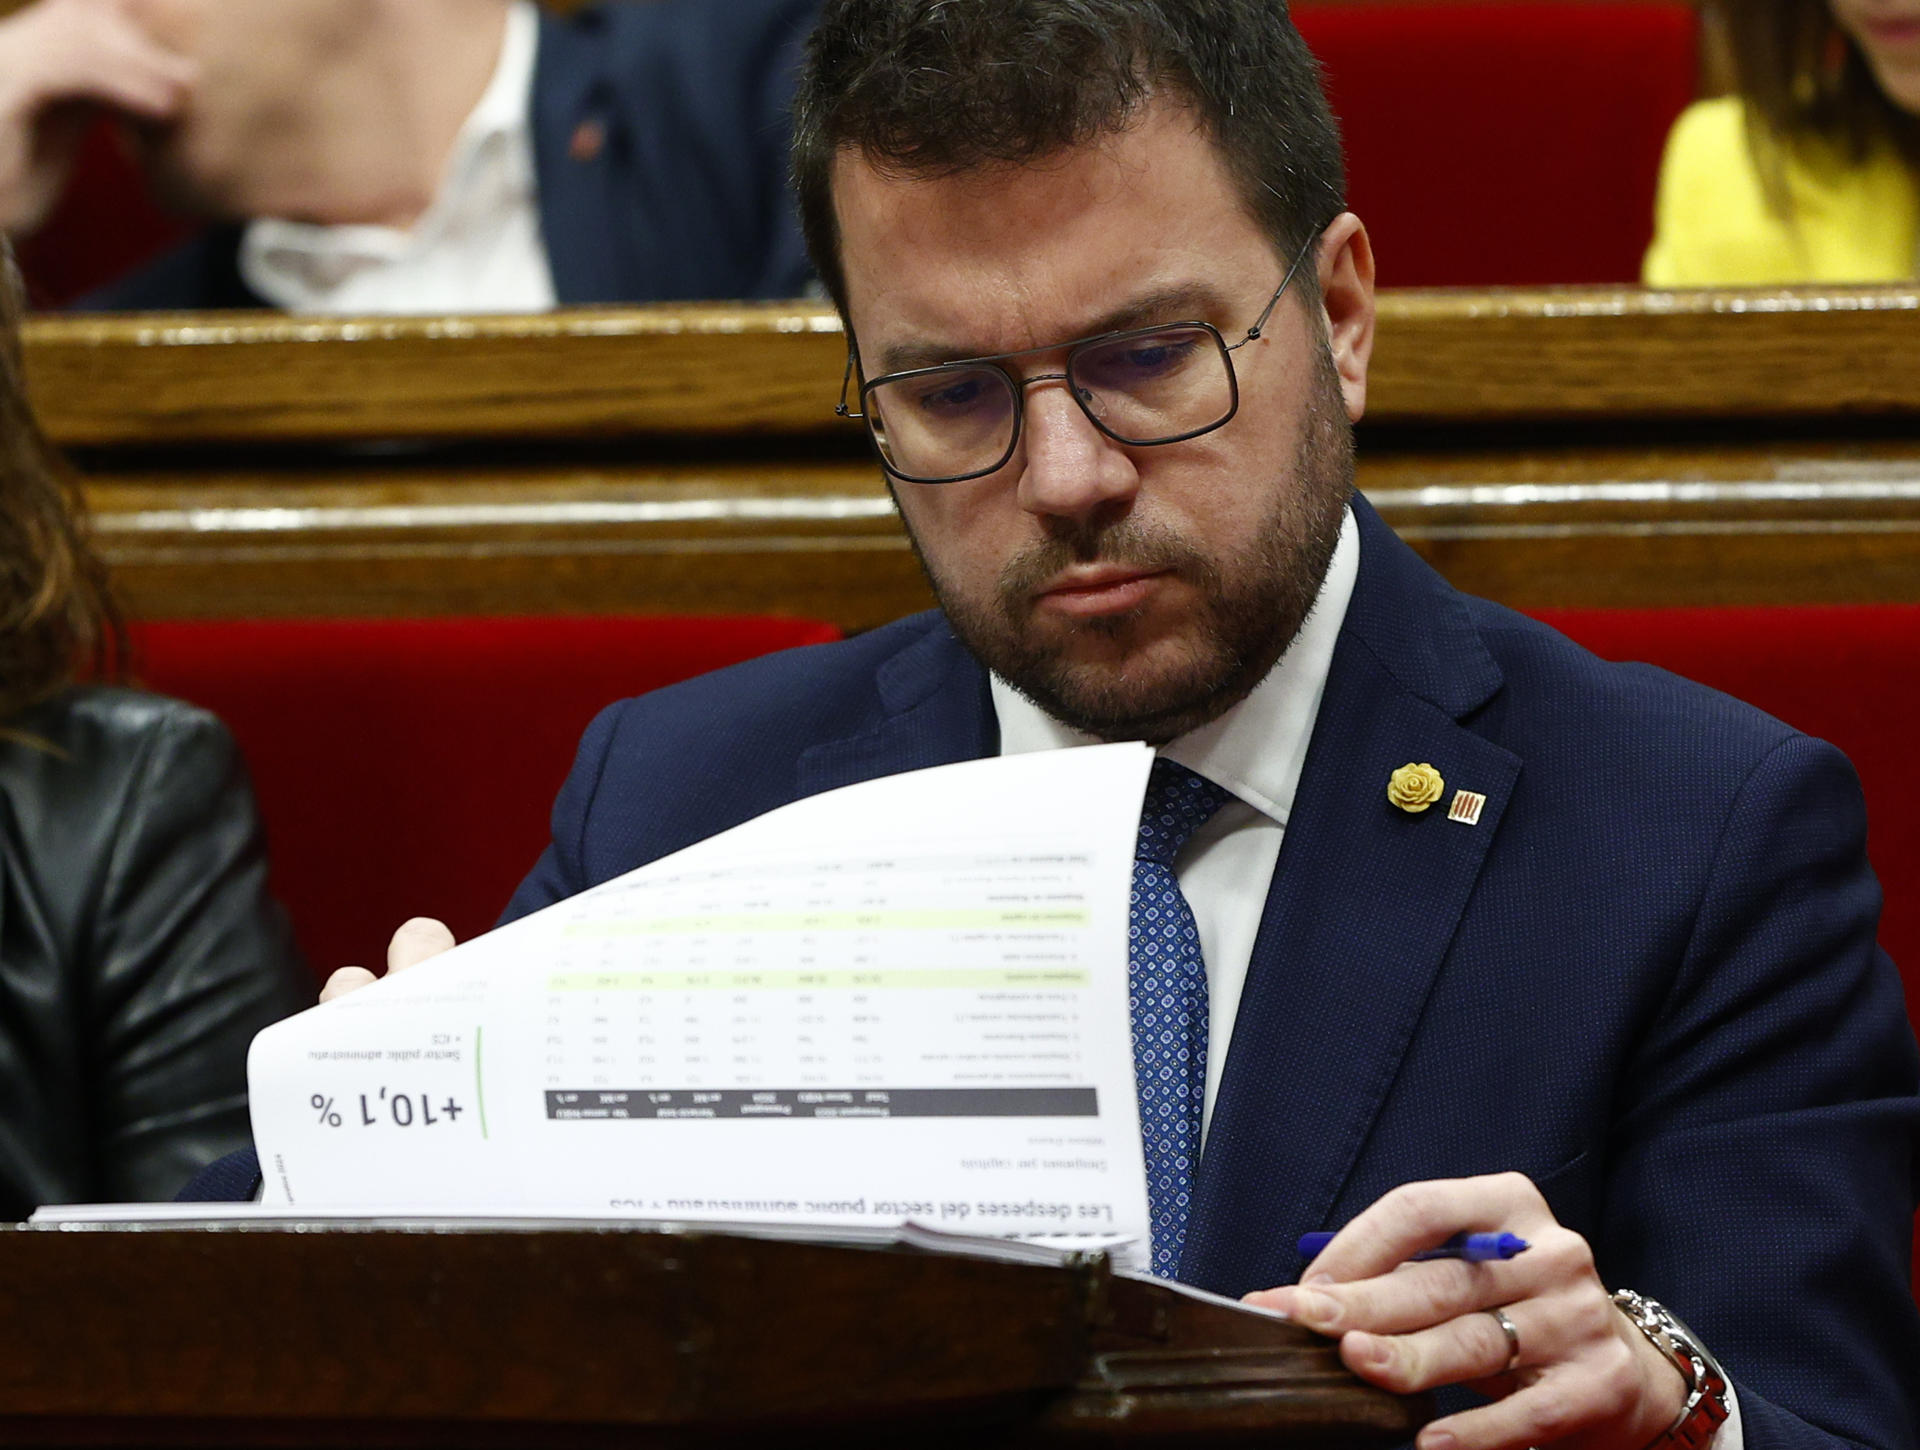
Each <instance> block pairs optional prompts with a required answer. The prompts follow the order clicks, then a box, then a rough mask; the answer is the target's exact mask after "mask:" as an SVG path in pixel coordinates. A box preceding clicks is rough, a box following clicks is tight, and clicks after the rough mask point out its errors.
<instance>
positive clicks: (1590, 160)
mask: <svg viewBox="0 0 1920 1450" xmlns="http://www.w3.org/2000/svg"><path fill="white" fill-rule="evenodd" d="M1294 19H1295V21H1296V23H1297V24H1298V25H1299V27H1300V32H1301V34H1302V35H1303V36H1304V37H1305V38H1306V41H1307V44H1308V45H1309V46H1311V47H1312V49H1313V51H1314V53H1315V54H1316V55H1317V56H1319V58H1320V61H1321V64H1322V65H1323V66H1324V67H1325V69H1326V75H1327V91H1328V96H1329V98H1330V99H1331V101H1332V102H1333V108H1334V112H1335V114H1336V115H1338V116H1339V118H1340V123H1341V127H1342V129H1343V131H1344V132H1345V134H1346V141H1347V159H1348V173H1349V192H1350V200H1351V202H1352V205H1353V209H1354V210H1355V211H1356V212H1358V213H1359V214H1360V217H1361V218H1362V219H1363V220H1364V221H1365V222H1366V223H1367V228H1368V231H1369V232H1370V233H1371V234H1372V236H1373V240H1374V245H1375V248H1376V250H1377V252H1378V255H1379V262H1380V282H1381V284H1382V285H1383V286H1389V287H1483V286H1502V285H1509V286H1519V285H1537V284H1544V283H1554V282H1634V281H1637V280H1638V278H1639V276H1640V258H1641V254H1642V253H1643V252H1645V250H1646V247H1647V243H1648V242H1649V241H1650V240H1651V239H1652V236H1653V198H1654V187H1655V182H1656V180H1657V179H1658V176H1659V170H1660V155H1661V152H1662V150H1663V148H1664V146H1665V143H1666V135H1667V131H1668V129H1669V128H1670V127H1671V126H1672V125H1673V121H1674V118H1675V117H1676V116H1678V115H1679V114H1680V112H1681V110H1683V109H1684V108H1685V107H1686V105H1687V103H1688V102H1689V101H1691V100H1692V99H1693V98H1694V94H1695V89H1696V86H1697V67H1698V49H1697V39H1696V22H1695V18H1694V13H1693V10H1692V8H1691V7H1689V6H1687V5H1684V4H1646V3H1625V4H1619V3H1614V4H1606V3H1569V0H1555V3H1532V4H1525V3H1505V4H1422V3H1404V0H1403V3H1385V4H1373V5H1337V6H1325V7H1308V6H1301V7H1299V8H1297V9H1296V10H1295V13H1294Z"/></svg>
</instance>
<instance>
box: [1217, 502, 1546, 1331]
mask: <svg viewBox="0 0 1920 1450" xmlns="http://www.w3.org/2000/svg"><path fill="white" fill-rule="evenodd" d="M1355 512H1356V514H1357V515H1358V516H1359V519H1360V524H1361V559H1360V577H1359V580H1358V582H1357V584H1356V586H1355V590H1354V597H1353V601H1352V604H1351V605H1350V606H1349V609H1348V612H1347V618H1346V621H1345V623H1344V624H1343V626H1342V629H1341V635H1340V642H1339V644H1338V646H1337V647H1336V649H1335V652H1334V660H1333V665H1332V669H1331V671H1330V673H1329V675H1328V679H1327V687H1326V692H1325V695H1324V696H1323V699H1322V703H1321V707H1320V714H1319V718H1318V720H1317V722H1316V724H1315V727H1314V734H1313V743H1312V745H1311V746H1310V748H1309V750H1308V754H1307V761H1306V767H1305V769H1304V771H1303V772H1302V775H1301V780H1300V787H1299V791H1298V793H1297V795H1296V797H1295V800H1294V808H1293V812H1292V816H1291V819H1290V821H1289V824H1288V828H1287V833H1286V838H1285V842H1284V844H1283V846H1282V849H1281V854H1280V862H1279V866H1278V869H1277V870H1276V871H1275V873H1274V881H1273V884H1272V887H1271V889H1270V890H1269V893H1268V897H1267V903H1266V909H1265V912H1264V914H1263V916H1262V920H1261V929H1260V934H1259V937H1258V940H1257V941H1256V944H1255V947H1254V953H1253V959H1252V962H1251V964H1250V967H1249V970H1248V974H1247V981H1246V986H1245V989H1244V991H1243V992H1242V995H1241V999H1240V1007H1239V1012H1238V1014H1237V1016H1236V1018H1235V1025H1234V1032H1233V1040H1232V1043H1231V1045H1230V1046H1229V1047H1228V1049H1227V1061H1226V1067H1225V1069H1224V1072H1223V1075H1222V1081H1221V1087H1220V1094H1219V1098H1218V1100H1217V1102H1216V1103H1215V1106H1214V1114H1213V1119H1212V1123H1211V1126H1210V1129H1209V1133H1208V1138H1207V1143H1206V1148H1205V1152H1204V1154H1203V1155H1202V1159H1201V1163H1200V1170H1199V1174H1198V1176H1197V1180H1196V1183H1195V1186H1194V1200H1195V1206H1194V1213H1193V1220H1192V1224H1191V1227H1190V1229H1189V1238H1188V1243H1187V1251H1186V1258H1185V1261H1184V1263H1183V1264H1182V1268H1181V1277H1182V1278H1183V1279H1186V1280H1188V1281H1189V1282H1192V1283H1195V1284H1198V1285H1201V1286H1202V1287H1205V1288H1210V1289H1214V1290H1217V1291H1220V1292H1225V1293H1235V1294H1237V1293H1243V1292H1245V1291H1247V1290H1249V1289H1255V1288H1262V1287H1266V1286H1268V1285H1272V1284H1277V1283H1284V1282H1288V1281H1290V1280H1291V1279H1293V1278H1294V1277H1295V1275H1296V1274H1297V1271H1298V1268H1299V1260H1298V1256H1297V1254H1296V1253H1295V1250H1294V1247H1293V1245H1294V1240H1295V1238H1297V1236H1298V1235H1300V1234H1301V1233H1304V1232H1306V1231H1308V1230H1310V1229H1318V1228H1334V1227H1337V1225H1335V1224H1332V1223H1329V1222H1327V1221H1326V1216H1327V1214H1328V1212H1329V1210H1330V1209H1331V1207H1332V1205H1333V1203H1334V1201H1335V1199H1336V1198H1337V1197H1338V1195H1339V1192H1340V1189H1341V1186H1342V1184H1343V1183H1345V1182H1346V1180H1347V1178H1348V1177H1349V1176H1350V1174H1351V1173H1352V1171H1353V1168H1354V1164H1355V1162H1356V1161H1357V1160H1358V1158H1359V1156H1360V1153H1361V1150H1362V1147H1363V1145H1364V1144H1365V1141H1366V1138H1367V1134H1368V1131H1369V1129H1370V1128H1371V1127H1372V1124H1373V1121H1374V1119H1375V1117H1376V1116H1377V1114H1378V1113H1379V1111H1380V1108H1381V1105H1382V1103H1383V1101H1384V1099H1385V1097H1386V1094H1387V1091H1388V1089H1389V1088H1390V1087H1391V1086H1392V1084H1393V1081H1394V1079H1395V1077H1396V1075H1397V1073H1398V1071H1399V1066H1400V1063H1401V1061H1402V1059H1403V1057H1404V1053H1405V1050H1406V1046H1407V1043H1408V1041H1409V1039H1410V1038H1411V1037H1412V1035H1413V1034H1414V1032H1415V1031H1416V1030H1417V1028H1418V1024H1419V1019H1420V1015H1421V1012H1422V1009H1423V1007H1424V1005H1425V1003H1426V999H1427V994H1428V990H1429V988H1430V987H1431V985H1432V983H1433V979H1434V977H1435V975H1436V973H1437V972H1438V970H1439V968H1440V965H1441V962H1442V960H1443V959H1444V957H1445V955H1446V952H1447V947H1448V944H1449V943H1450V942H1451V940H1452V939H1453V935H1454V931H1455V928H1456V927H1457V925H1458V923H1459V920H1460V916H1461V914H1462V912H1463V911H1464V910H1465V908H1466V904H1467V899H1468V897H1469V896H1470V895H1471V893H1472V891H1473V886H1474V882H1475V880H1476V879H1477V878H1478V876H1479V872H1480V867H1481V864H1482V862H1483V861H1484V860H1485V858H1486V854H1487V851H1488V848H1489V847H1490V846H1491V845H1492V842H1493V839H1494V836H1495V834H1496V832H1497V831H1498V829H1499V824H1500V817H1501V813H1502V811H1503V809H1504V807H1505V805H1506V801H1507V798H1508V795H1509V793H1510V792H1511V790H1512V788H1513V785H1514V782H1515V781H1516V780H1517V778H1518V776H1519V773H1520V766H1521V762H1520V761H1519V759H1518V758H1517V757H1516V756H1514V755H1512V754H1511V753H1510V752H1508V751H1506V750H1504V749H1502V748H1501V747H1499V746H1497V745H1494V744H1492V743H1491V742H1489V741H1487V740H1485V739H1483V738H1482V737H1481V736H1479V735H1477V734H1475V733H1473V731H1471V730H1470V729H1468V728H1466V727H1465V726H1463V725H1462V724H1460V723H1459V721H1460V719H1461V718H1462V717H1464V716H1467V715H1469V714H1471V713H1472V712H1473V711H1475V710H1477V709H1478V708H1480V707H1481V706H1482V705H1484V704H1485V703H1486V702H1487V701H1488V700H1489V699H1490V698H1491V697H1492V696H1493V695H1494V694H1496V693H1497V691H1498V690H1499V688H1500V683H1501V681H1500V674H1499V669H1498V667H1497V666H1496V665H1495V664H1494V662H1493V659H1492V657H1491V656H1490V655H1489V654H1488V653H1487V651H1486V647H1485V645H1484V644H1483V643H1482V642H1481V640H1480V637H1479V633H1478V631H1477V630H1476V629H1475V627H1474V625H1473V622H1472V620H1471V619H1470V618H1469V617H1468V615H1467V612H1466V609H1465V606H1464V605H1463V603H1462V602H1461V600H1460V597H1459V596H1458V595H1457V594H1455V593H1454V592H1453V591H1452V590H1451V589H1450V588H1448V587H1447V586H1446V585H1445V584H1444V583H1443V582H1442V581H1441V580H1440V579H1439V578H1438V576H1436V575H1434V574H1432V572H1431V571H1429V570H1428V569H1427V568H1426V566H1425V565H1424V564H1422V563H1421V562H1420V561H1419V560H1418V559H1417V558H1416V557H1415V556H1414V555H1413V554H1412V553H1411V551H1409V550H1408V549H1407V548H1406V547H1405V545H1403V544H1401V543H1400V541H1399V540H1398V539H1397V538H1396V537H1394V535H1393V533H1392V531H1391V530H1389V529H1388V528H1387V527H1386V526H1385V525H1384V524H1382V523H1381V522H1380V520H1379V519H1378V517H1377V516H1376V515H1374V513H1373V512H1372V510H1371V509H1370V508H1369V507H1368V506H1367V505H1366V504H1365V502H1364V501H1361V500H1357V501H1356V504H1355ZM1414 762H1426V763H1430V764H1432V765H1433V766H1434V767H1435V768H1437V769H1438V770H1439V772H1440V773H1441V775H1442V776H1443V777H1444V778H1445V781H1446V785H1445V789H1444V791H1443V793H1442V795H1441V798H1440V799H1439V801H1438V802H1436V803H1435V804H1434V805H1432V806H1431V807H1429V808H1428V809H1427V810H1426V811H1424V812H1422V813H1420V814H1417V815H1415V814H1410V813H1408V812H1406V811H1403V810H1400V809H1398V808H1396V807H1395V806H1393V805H1392V804H1391V803H1390V802H1389V801H1388V799H1387V778H1388V776H1389V774H1390V773H1391V772H1392V771H1393V770H1394V769H1395V768H1396V767H1398V766H1401V765H1405V764H1409V763H1414ZM1456 789H1465V790H1469V791H1473V792H1477V793H1479V794H1481V795H1484V796H1485V797H1486V804H1485V806H1484V807H1483V808H1482V811H1481V814H1480V818H1479V822H1478V824H1477V825H1472V826H1469V825H1465V824H1462V823H1459V822H1456V821H1452V820H1449V819H1448V806H1449V804H1450V802H1451V800H1452V797H1453V793H1454V791H1455V790H1456Z"/></svg>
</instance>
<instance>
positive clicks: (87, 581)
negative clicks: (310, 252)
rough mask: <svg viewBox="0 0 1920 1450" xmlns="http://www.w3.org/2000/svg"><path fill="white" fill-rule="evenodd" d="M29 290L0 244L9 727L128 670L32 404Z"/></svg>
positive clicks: (3, 673)
mask: <svg viewBox="0 0 1920 1450" xmlns="http://www.w3.org/2000/svg"><path fill="white" fill-rule="evenodd" d="M24 290H25V289H24V288H23V287H22V286H21V283H20V274H19V271H18V270H17V269H16V268H15V266H14V262H13V253H12V251H11V250H10V249H9V248H8V247H7V244H6V241H5V239H4V238H0V728H4V726H5V724H6V722H7V721H8V720H10V719H11V718H12V717H13V716H14V715H16V714H17V713H19V711H21V710H23V709H25V708H26V707H27V706H28V705H31V704H34V703H35V702H37V701H39V700H43V699H45V698H47V697H48V696H50V695H53V694H55V693H57V692H58V691H59V690H61V689H63V688H64V687H65V686H66V685H68V684H69V683H70V682H71V681H72V680H73V678H74V676H75V674H76V673H78V672H80V671H85V672H87V673H89V674H95V675H101V676H107V675H113V674H116V673H118V672H119V671H120V670H121V669H122V668H123V667H124V665H125V645H124V642H123V638H122V636H121V634H120V629H119V614H118V612H117V610H116V609H115V607H114V601H113V596H112V594H111V593H110V592H109V590H108V588H107V571H106V567H105V565H103V564H102V563H101V562H100V558H99V556H98V555H96V554H95V553H94V552H93V550H92V549H90V548H89V547H88V545H87V530H86V514H85V510H84V507H83V505H82V503H81V500H80V493H79V489H78V487H77V486H76V485H75V483H74V480H73V477H72V475H71V474H69V473H68V472H67V470H66V467H65V466H64V464H62V462H61V460H60V457H59V455H58V454H56V453H55V452H54V450H53V448H52V447H51V445H49V444H48V442H47V439H46V435H45V434H43V433H42V432H41V431H40V427H39V424H38V423H36V422H35V421H34V416H33V410H32V409H31V408H30V407H29V406H28V405H27V384H26V368H25V360H24V358H23V356H22V353H21V350H20V320H21V313H22V311H23V309H24V305H25V304H24Z"/></svg>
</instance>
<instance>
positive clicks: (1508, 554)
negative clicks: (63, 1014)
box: [27, 288, 1920, 628]
mask: <svg viewBox="0 0 1920 1450" xmlns="http://www.w3.org/2000/svg"><path fill="white" fill-rule="evenodd" d="M1916 341H1920V291H1914V290H1909V289H1888V288H1849V289H1821V290H1792V291H1773V292H1699V293H1649V292H1639V291H1631V290H1628V291H1614V290H1604V289H1568V290H1561V291H1547V292H1488V293H1452V292H1401V293H1388V294H1386V295H1385V296H1384V297H1383V298H1382V303H1381V319H1380V328H1379V342H1378V346H1377V350H1376V356H1375V363H1374V368H1373V383H1372V389H1371V402H1370V405H1369V411H1368V419H1367V422H1366V423H1365V424H1364V425H1363V427H1362V430H1361V464H1360V483H1361V486H1362V487H1363V488H1364V489H1365V490H1366V491H1367V492H1368V494H1369V495H1370V496H1371V497H1372V499H1373V500H1374V502H1375V503H1376V504H1377V505H1378V506H1379V507H1380V508H1381V510H1382V512H1383V513H1385V514H1386V515H1387V516H1388V517H1389V518H1390V519H1391V520H1392V521H1393V523H1394V524H1395V526H1396V527H1397V528H1399V529H1400V531H1401V533H1402V534H1403V536H1405V537H1406V538H1408V539H1409V540H1410V541H1412V542H1413V543H1414V545H1415V546H1416V547H1417V548H1419V549H1421V550H1422V551H1423V552H1424V553H1425V554H1426V555H1427V556H1428V557H1429V558H1431V559H1432V560H1433V561H1434V562H1435V563H1436V564H1437V565H1438V566H1439V567H1440V568H1441V569H1442V571H1443V572H1445V573H1447V574H1448V575H1449V576H1450V577H1451V578H1453V579H1454V580H1455V582H1457V583H1459V584H1460V585H1462V586H1463V587H1465V588H1468V589H1472V590H1474V591H1476V592H1480V593H1485V594H1489V595H1492V596H1493V597H1496V598H1500V599H1504V600H1507V601H1508V602H1511V603H1514V604H1517V605H1521V606H1535V607H1538V606H1548V605H1596V604H1620V605H1649V604H1665V603H1691V604H1701V603H1763V602H1772V601H1780V602H1797V601H1814V600H1820V601H1843V600H1858V601H1876V600H1920V348H1916V347H1915V346H1914V344H1915V342H1916ZM27 342H28V356H29V369H30V373H31V376H32V380H33V385H34V388H35V391H36V397H37V401H38V404H39V407H40V410H41V413H42V416H43V417H44V419H45V420H46V423H47V426H48V428H49V431H50V432H51V433H52V435H53V436H54V437H55V439H56V440H57V441H59V442H60V443H61V444H63V445H64V446H66V447H67V448H69V449H70V450H72V451H73V453H74V454H75V457H76V459H77V461H78V463H79V464H80V466H81V469H82V472H83V475H84V477H85V479H86V483H87V490H88V493H89V496H90V499H91V501H92V504H93V507H94V509H95V513H96V530H97V537H98V540H99V542H100V545H101V547H102V549H103V551H104V552H105V553H106V554H107V555H108V557H109V559H110V560H111V562H112V563H113V564H114V566H115V568H116V570H117V572H118V574H119V577H120V580H121V584H122V587H123V589H124V591H125V593H126V595H127V597H128V599H129V602H130V603H131V605H132V606H133V608H134V610H135V611H136V612H137V613H141V614H146V615H153V616H163V615H174V616H183V615H200V616H205V615H232V614H262V615H288V614H315V613H318V614H388V613H395V614H423V613H441V612H470V611H471V612H544V611H569V612H570V611H604V610H615V611H621V610H648V611H652V610H674V611H694V612H702V611H704V612H735V611H748V612H773V613H798V614H811V615H817V616H820V617H823V618H827V619H832V620H835V621H836V622H838V623H841V624H842V625H844V626H846V627H848V628H863V627H867V626H871V625H873V624H876V623H880V622H882V621H884V620H886V619H889V618H893V617H895V616H897V615H899V614H901V613H903V612H906V611H908V610H912V609H915V608H919V607H922V606H923V605H924V604H925V603H926V601H927V595H926V591H925V587H924V585H923V584H922V583H921V582H920V579H919V576H918V573H917V570H916V568H915V566H914V564H913V561H912V558H911V555H910V552H909V551H908V549H907V546H906V541H905V539H904V537H903V536H902V534H901V531H900V528H899V525H898V522H897V520H896V519H895V518H894V516H893V514H892V511H891V508H890V505H889V503H888V500H887V497H886V492H885V489H884V487H883V486H882V483H881V480H880V476H879V473H878V470H877V468H876V467H875V466H874V465H873V463H872V462H871V460H870V459H869V458H868V456H867V454H866V450H865V443H864V439H863V438H862V436H861V434H860V432H859V429H858V426H857V425H853V424H848V423H845V422H842V421H841V420H838V419H836V418H835V417H834V416H833V411H832V406H833V402H834V399H835V397H836V395H837V392H838V388H839V382H840V376H841V370H842V366H843V362H844V356H845V354H844V341H843V339H842V336H841V334H840V329H839V325H838V323H837V321H836V320H835V319H834V317H833V315H832V314H831V312H829V311H827V310H825V309H822V308H818V307H814V306H810V305H799V304H796V305H784V306H756V307H742V306H700V307H656V308H638V309H623V310H607V311H583V312H565V313H556V314H552V315H549V316H543V317H534V318H488V319H458V320H442V321H416V320H405V321H399V320H369V321H351V322H333V321H326V322H317V321H302V320H294V319H286V318H279V317H272V316H264V315H257V314H225V315H197V316H146V317H132V318H92V319H83V318H42V319H37V320H35V321H33V322H32V323H30V324H29V326H28V337H27Z"/></svg>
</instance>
